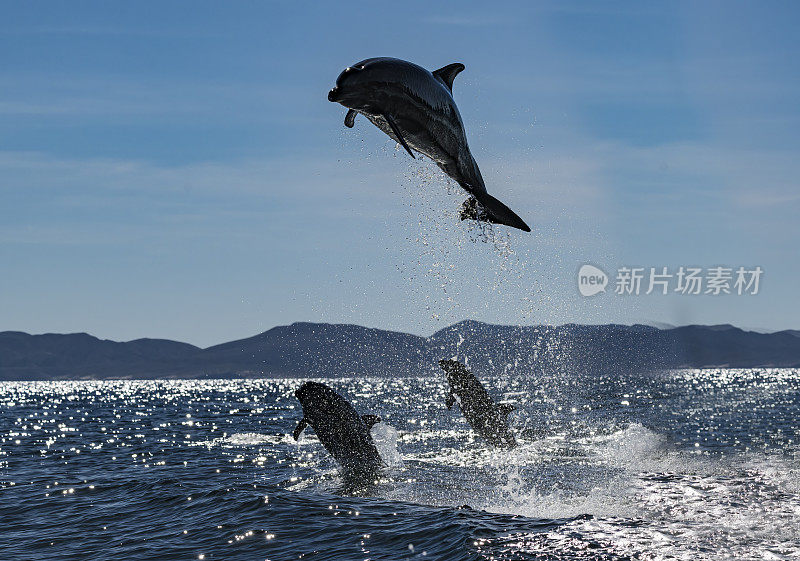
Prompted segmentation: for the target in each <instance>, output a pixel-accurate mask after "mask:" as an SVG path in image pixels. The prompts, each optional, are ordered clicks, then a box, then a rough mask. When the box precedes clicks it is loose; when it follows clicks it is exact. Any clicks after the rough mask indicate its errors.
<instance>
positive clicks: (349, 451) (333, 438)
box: [292, 382, 384, 481]
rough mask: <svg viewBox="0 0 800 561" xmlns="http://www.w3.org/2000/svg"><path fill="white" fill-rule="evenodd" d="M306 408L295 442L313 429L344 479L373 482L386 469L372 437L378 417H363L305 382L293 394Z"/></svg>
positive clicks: (315, 384)
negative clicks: (306, 430) (344, 476)
mask: <svg viewBox="0 0 800 561" xmlns="http://www.w3.org/2000/svg"><path fill="white" fill-rule="evenodd" d="M294 395H295V396H296V397H297V399H298V400H300V404H301V405H302V406H303V418H302V419H300V422H299V423H297V427H296V428H295V429H294V432H293V433H292V436H293V437H294V439H295V440H297V439H298V438H300V434H301V433H302V432H303V430H304V429H305V428H306V426H308V425H311V428H313V429H314V432H315V433H316V434H317V437H318V438H319V440H320V442H321V443H322V445H323V446H324V447H325V449H326V450H327V451H328V453H330V455H331V456H333V457H334V458H335V459H336V461H337V462H339V464H340V465H341V466H342V468H343V469H344V472H345V475H347V476H351V477H352V476H355V477H356V478H359V479H364V480H372V481H374V480H375V478H376V477H377V475H378V472H379V471H380V468H381V467H382V466H383V465H384V464H383V461H382V460H381V457H380V454H378V449H377V448H376V447H375V442H373V440H372V436H371V435H370V428H372V425H374V424H376V423H379V422H380V421H381V420H380V418H379V417H376V416H375V415H364V416H360V415H359V414H358V413H357V412H356V410H355V409H354V408H353V406H352V405H350V403H349V402H348V401H347V400H346V399H345V398H343V397H342V396H340V395H339V394H337V393H336V392H335V391H333V390H332V389H331V388H330V387H328V386H326V385H325V384H320V383H319V382H306V383H304V384H303V385H302V386H300V388H299V389H298V390H297V391H296V392H294Z"/></svg>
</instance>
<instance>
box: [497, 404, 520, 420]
mask: <svg viewBox="0 0 800 561" xmlns="http://www.w3.org/2000/svg"><path fill="white" fill-rule="evenodd" d="M516 410H517V408H516V407H514V406H513V405H511V404H508V403H501V404H500V405H498V406H497V411H498V412H499V413H500V415H502V416H503V417H505V416H506V415H508V414H509V413H511V412H512V411H516Z"/></svg>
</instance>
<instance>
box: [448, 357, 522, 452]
mask: <svg viewBox="0 0 800 561" xmlns="http://www.w3.org/2000/svg"><path fill="white" fill-rule="evenodd" d="M439 366H441V367H442V370H444V371H445V373H446V374H447V383H448V384H449V385H450V392H449V393H448V395H447V401H446V405H447V408H448V409H450V408H451V407H452V406H453V403H455V401H456V397H457V398H458V403H459V405H460V406H461V412H462V413H463V414H464V417H465V418H466V419H467V422H468V423H469V424H470V426H471V427H472V429H473V430H474V431H475V432H477V433H478V434H479V435H480V436H482V437H483V438H484V439H486V440H487V441H488V442H489V443H490V444H491V445H492V446H498V447H501V448H513V447H514V446H516V445H517V441H516V440H515V439H514V434H513V433H512V432H511V428H510V427H509V424H508V414H509V413H511V412H512V411H513V410H514V406H513V405H508V404H497V403H495V402H494V401H493V400H492V398H491V397H490V396H489V392H487V391H486V388H484V387H483V385H482V384H481V383H480V381H478V379H477V378H476V377H475V375H474V374H473V373H472V372H470V371H469V370H467V367H466V366H464V365H463V364H461V363H460V362H458V361H457V360H440V361H439Z"/></svg>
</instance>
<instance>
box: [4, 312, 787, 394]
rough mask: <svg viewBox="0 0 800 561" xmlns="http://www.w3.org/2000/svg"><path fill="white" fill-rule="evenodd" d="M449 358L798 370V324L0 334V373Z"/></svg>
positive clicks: (554, 368) (146, 371) (479, 362)
mask: <svg viewBox="0 0 800 561" xmlns="http://www.w3.org/2000/svg"><path fill="white" fill-rule="evenodd" d="M452 356H458V357H459V358H461V359H463V358H464V357H468V358H469V364H470V365H471V366H472V367H473V368H476V369H480V371H481V372H483V373H487V374H488V373H494V374H500V373H504V372H506V373H507V372H531V371H535V372H540V373H545V374H547V373H557V372H561V373H565V372H594V371H636V370H663V369H669V368H710V367H800V331H796V330H786V331H779V332H776V333H758V332H755V331H744V330H742V329H739V328H736V327H733V326H731V325H712V326H704V325H689V326H683V327H675V328H665V329H659V328H656V327H651V326H646V325H630V326H629V325H616V324H609V325H577V324H567V325H562V326H547V325H538V326H504V325H491V324H486V323H480V322H477V321H471V320H467V321H462V322H459V323H456V324H454V325H451V326H449V327H446V328H444V329H442V330H440V331H437V332H436V333H434V334H433V335H431V336H430V337H420V336H417V335H410V334H407V333H399V332H394V331H385V330H381V329H373V328H367V327H361V326H358V325H344V324H325V323H305V322H298V323H293V324H291V325H286V326H279V327H275V328H273V329H270V330H269V331H265V332H264V333H260V334H258V335H255V336H253V337H249V338H247V339H240V340H238V341H231V342H229V343H223V344H221V345H215V346H213V347H208V348H206V349H202V348H199V347H196V346H194V345H190V344H187V343H180V342H176V341H169V340H164V339H136V340H134V341H127V342H116V341H108V340H103V339H98V338H97V337H93V336H91V335H88V334H86V333H72V334H44V335H30V334H27V333H22V332H18V331H5V332H0V380H50V379H106V378H142V379H147V378H202V377H212V378H231V377H252V378H260V377H335V376H417V375H426V374H430V373H434V372H437V371H438V368H437V361H438V360H439V359H440V358H449V357H452Z"/></svg>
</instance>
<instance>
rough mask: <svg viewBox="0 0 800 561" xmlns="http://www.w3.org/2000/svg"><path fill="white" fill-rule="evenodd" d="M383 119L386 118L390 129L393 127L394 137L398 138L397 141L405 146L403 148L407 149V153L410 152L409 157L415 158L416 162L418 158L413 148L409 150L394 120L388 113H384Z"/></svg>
mask: <svg viewBox="0 0 800 561" xmlns="http://www.w3.org/2000/svg"><path fill="white" fill-rule="evenodd" d="M383 118H384V119H386V122H387V123H389V126H390V127H392V132H393V133H394V135H395V136H396V137H397V140H398V141H399V142H400V144H402V145H403V148H405V149H406V152H408V155H409V156H411V157H412V158H414V159H415V160H416V159H417V157H416V156H414V154H413V153H412V152H411V148H409V147H408V144H406V139H405V138H403V135H402V134H400V129H399V128H398V126H397V124H396V123H395V122H394V119H392V118H391V117H390V116H389V115H388V114H386V113H384V114H383Z"/></svg>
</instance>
